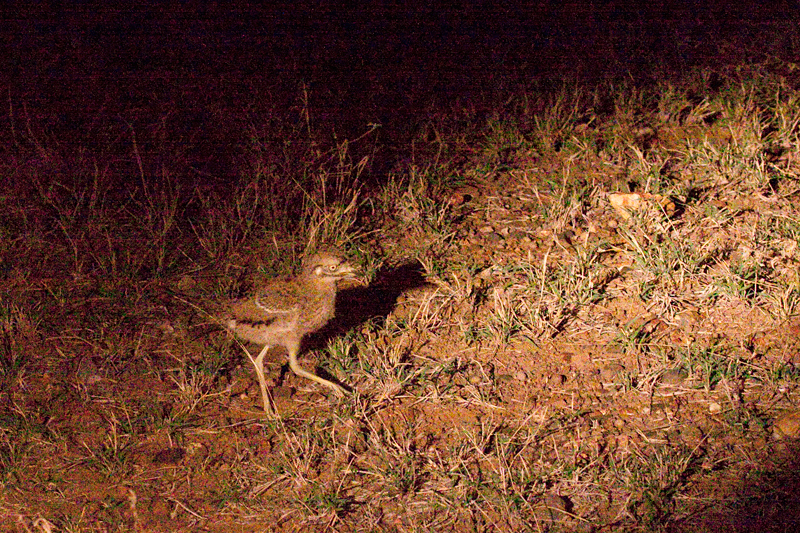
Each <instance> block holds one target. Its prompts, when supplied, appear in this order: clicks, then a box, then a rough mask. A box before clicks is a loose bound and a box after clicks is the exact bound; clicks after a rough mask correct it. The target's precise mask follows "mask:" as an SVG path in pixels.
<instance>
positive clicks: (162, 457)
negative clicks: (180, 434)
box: [153, 447, 186, 465]
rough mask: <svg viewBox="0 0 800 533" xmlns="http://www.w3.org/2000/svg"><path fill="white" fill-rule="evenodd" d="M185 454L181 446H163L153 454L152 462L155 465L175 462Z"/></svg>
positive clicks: (179, 460)
mask: <svg viewBox="0 0 800 533" xmlns="http://www.w3.org/2000/svg"><path fill="white" fill-rule="evenodd" d="M185 455H186V450H184V449H183V448H180V447H175V448H164V449H163V450H161V451H159V452H157V453H156V454H155V455H154V456H153V463H155V464H157V465H165V464H177V463H179V462H181V459H183V457H184V456H185Z"/></svg>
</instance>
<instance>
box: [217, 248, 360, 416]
mask: <svg viewBox="0 0 800 533" xmlns="http://www.w3.org/2000/svg"><path fill="white" fill-rule="evenodd" d="M355 276H356V270H355V269H354V268H353V267H352V266H351V265H350V264H348V263H347V262H346V261H344V260H343V259H342V258H340V257H339V256H338V255H335V254H333V253H330V252H322V253H318V254H316V255H312V256H310V257H308V258H307V259H306V260H305V261H303V267H302V271H301V272H300V274H299V275H298V276H296V277H295V278H293V279H290V280H286V281H277V280H276V281H272V282H270V283H268V284H267V285H265V286H263V287H261V288H260V289H259V290H258V291H256V294H255V295H254V296H252V297H249V298H245V299H242V300H239V301H236V302H234V303H233V305H231V307H230V311H229V313H228V316H227V320H226V321H225V325H226V327H227V328H228V329H229V330H230V331H232V332H233V333H235V334H236V335H237V336H239V337H240V338H242V339H244V340H246V341H249V342H252V343H255V344H262V345H264V348H263V349H262V350H261V353H259V354H258V357H256V358H255V359H253V357H252V356H250V360H251V361H252V363H253V365H254V366H255V368H256V374H257V376H258V384H259V387H260V388H261V395H262V399H263V402H264V410H265V411H267V412H271V408H270V405H269V399H268V395H267V384H266V379H265V378H264V367H263V362H264V356H265V355H266V354H267V352H268V351H269V349H270V348H271V347H273V346H283V347H285V348H286V350H287V351H288V352H289V367H290V368H291V369H292V371H293V372H294V373H295V374H297V375H298V376H302V377H304V378H308V379H311V380H314V381H316V382H317V383H320V384H322V385H325V386H326V387H328V388H330V389H331V390H332V391H333V392H334V393H335V394H336V395H337V396H340V397H341V396H344V394H345V393H346V392H347V391H346V390H345V389H344V388H342V387H341V386H339V385H337V384H336V383H333V382H332V381H329V380H327V379H324V378H321V377H320V376H318V375H316V374H314V373H312V372H308V371H307V370H304V369H303V368H301V367H300V364H299V363H298V362H297V355H298V353H299V352H300V345H301V342H302V340H303V337H304V336H305V335H307V334H309V333H313V332H315V331H317V330H319V329H321V328H322V327H323V326H324V325H325V324H326V323H327V322H328V321H329V320H330V319H331V318H333V315H334V308H335V303H336V291H337V282H338V281H339V280H343V279H352V278H355ZM248 355H249V353H248Z"/></svg>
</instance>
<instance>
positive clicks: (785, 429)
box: [772, 411, 800, 440]
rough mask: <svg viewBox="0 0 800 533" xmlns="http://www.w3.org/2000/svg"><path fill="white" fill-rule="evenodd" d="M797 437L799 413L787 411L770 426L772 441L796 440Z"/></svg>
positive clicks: (799, 424)
mask: <svg viewBox="0 0 800 533" xmlns="http://www.w3.org/2000/svg"><path fill="white" fill-rule="evenodd" d="M798 437H800V411H789V412H786V413H783V414H781V415H780V416H779V417H778V418H776V419H775V422H773V424H772V438H773V439H775V440H782V439H796V438H798Z"/></svg>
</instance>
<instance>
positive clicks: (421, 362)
mask: <svg viewBox="0 0 800 533" xmlns="http://www.w3.org/2000/svg"><path fill="white" fill-rule="evenodd" d="M794 69H796V67H794V66H792V65H785V64H780V63H775V62H772V63H765V64H762V65H757V66H753V67H751V68H749V69H740V70H738V71H731V72H728V71H725V70H724V69H722V70H720V72H718V73H715V77H716V79H717V81H715V83H714V84H713V87H712V86H711V85H710V84H709V83H708V72H698V73H697V74H696V75H695V76H694V78H693V79H691V80H690V81H686V82H685V83H684V84H682V85H676V84H668V83H663V84H659V85H655V86H652V87H648V88H638V87H632V86H626V85H622V86H620V85H616V86H607V87H597V88H594V89H592V90H589V89H586V88H583V87H578V88H570V87H565V88H564V89H562V90H561V91H557V92H555V93H548V94H536V93H533V92H525V91H520V92H519V93H518V94H516V95H515V97H514V98H513V99H511V100H508V101H507V102H506V104H505V107H504V108H503V111H498V112H497V113H495V114H493V115H491V116H490V117H489V118H488V119H487V120H486V122H485V123H482V124H475V123H470V122H469V120H467V119H468V118H469V117H471V116H473V115H472V114H471V111H470V110H468V109H464V110H460V111H458V110H456V111H453V112H452V114H451V115H446V116H441V117H436V118H433V119H431V120H430V122H429V123H428V124H426V125H424V127H423V128H422V130H421V132H420V134H419V137H418V138H417V139H416V140H415V141H414V147H413V148H412V149H411V151H412V157H411V158H410V159H409V160H408V161H407V164H405V166H402V167H397V168H396V169H395V171H393V172H392V173H391V174H390V175H389V176H388V177H387V178H386V180H385V181H383V182H382V183H379V184H375V183H365V181H364V179H363V176H364V173H365V169H366V168H367V167H368V165H369V158H368V157H366V156H364V155H361V154H366V153H369V152H370V146H371V145H370V143H374V142H375V141H374V129H375V128H374V127H372V128H368V129H367V131H365V133H364V135H363V136H362V137H360V138H358V139H355V140H353V141H351V142H346V141H337V142H334V143H331V144H330V145H329V147H327V148H322V145H321V144H320V142H319V141H318V139H317V138H316V136H315V132H314V131H313V128H312V127H311V124H310V121H308V120H306V121H305V122H304V123H303V124H302V125H301V126H299V127H297V128H296V129H286V128H284V129H281V126H280V125H274V124H273V125H270V126H269V128H273V129H269V128H268V127H267V126H264V127H263V128H260V127H253V132H252V135H251V139H252V146H251V151H250V152H249V154H248V158H247V159H248V162H247V166H246V168H244V169H243V170H242V174H241V176H240V177H239V179H237V180H236V181H235V182H234V183H231V184H229V186H227V187H225V188H224V190H223V189H220V188H215V187H210V188H206V189H204V188H202V187H200V188H193V187H187V186H186V185H185V183H184V182H183V181H182V180H181V178H180V177H179V175H178V174H176V173H175V171H174V170H171V169H169V168H167V167H166V166H159V165H157V164H156V161H155V160H151V159H149V157H150V156H149V155H148V152H146V151H145V150H144V148H143V146H142V145H143V144H148V146H150V148H151V149H152V142H153V141H152V140H151V139H148V140H146V142H145V141H143V140H137V139H136V138H135V136H134V135H133V134H132V133H131V134H130V136H131V137H130V138H129V142H126V143H122V141H119V143H118V145H115V146H108V147H106V149H105V150H101V152H100V153H99V154H94V155H91V154H90V152H89V151H87V152H85V153H83V154H77V155H76V154H75V153H70V152H68V151H66V150H61V149H60V147H59V145H58V143H57V142H56V141H54V140H53V139H50V138H46V137H44V136H42V135H40V134H36V133H35V132H34V130H33V127H29V128H28V130H27V131H26V132H25V133H20V134H18V136H17V138H16V140H17V142H16V145H15V146H14V151H15V154H16V157H15V158H13V159H11V160H7V161H6V163H5V165H4V167H3V169H2V171H3V173H4V174H5V175H6V176H7V180H8V183H9V185H10V186H9V188H8V192H6V193H5V195H4V196H2V197H0V203H1V204H2V206H0V208H1V209H2V210H3V211H4V212H5V213H7V216H6V217H4V219H3V221H2V223H0V233H1V234H2V241H0V242H1V243H2V244H1V246H2V249H0V254H1V255H0V258H1V259H2V263H1V264H0V269H1V271H2V279H1V281H0V283H2V286H1V287H0V378H1V379H2V403H1V404H0V483H2V486H3V489H4V490H3V495H2V497H1V498H0V514H2V515H3V517H4V526H3V527H4V528H5V529H4V530H10V531H14V530H18V531H29V532H33V531H37V532H38V531H59V532H60V531H64V532H77V531H164V530H171V531H184V530H186V531H188V530H203V531H251V530H252V529H253V528H254V527H260V528H262V529H265V530H268V531H300V530H305V531H397V532H405V531H409V532H410V531H587V532H588V531H611V530H614V531H617V530H626V531H704V530H706V529H705V528H707V527H709V524H713V527H714V528H715V529H721V530H724V531H753V530H754V529H753V528H752V527H751V526H750V525H748V524H757V525H758V526H759V527H761V528H762V529H765V530H768V531H769V530H775V524H780V525H781V527H784V528H786V529H791V527H792V525H796V518H795V517H796V516H797V514H796V511H797V510H798V491H797V485H798V483H797V481H798V480H797V476H796V469H795V468H794V465H795V462H793V461H794V459H793V456H794V454H795V453H796V446H795V441H794V440H793V438H792V437H794V438H796V437H798V436H800V435H798V434H796V433H795V434H793V435H789V437H790V438H785V439H783V440H776V439H774V438H773V433H772V428H773V425H774V421H775V420H776V418H778V417H780V416H782V415H783V413H784V412H787V411H788V412H792V411H794V410H795V409H796V405H797V402H798V385H799V384H800V370H798V364H800V359H799V358H798V342H797V340H796V339H797V332H798V331H800V321H798V319H797V312H798V303H799V302H800V288H799V287H798V283H799V280H798V274H797V272H798V261H800V252H798V235H799V234H800V210H798V208H797V203H796V199H797V196H798V192H799V191H800V188H798V185H797V184H798V173H799V172H800V155H799V154H800V139H799V138H798V125H800V106H798V101H800V93H799V92H798V90H799V89H800V88H799V87H798V86H797V78H796V74H795V70H794ZM720 80H721V81H720ZM305 116H306V118H307V119H308V115H307V114H306V115H305ZM464 117H466V118H464ZM465 123H469V126H468V127H464V126H463V124H465ZM281 136H282V138H283V139H284V141H285V142H283V143H279V142H277V141H274V139H278V138H281ZM287 139H288V140H287ZM123 144H124V145H125V146H127V147H128V151H127V152H124V151H123V152H122V153H123V155H122V156H116V157H115V158H111V157H110V156H109V155H108V154H110V153H115V154H118V153H120V152H119V149H120V147H121V146H122V145H123ZM354 154H359V155H354ZM120 176H128V178H126V179H129V181H127V182H125V183H126V187H125V188H124V189H123V190H119V189H118V187H117V184H118V183H119V182H120ZM611 193H623V194H630V193H636V194H639V195H640V198H641V199H642V203H641V204H640V205H638V206H635V207H633V208H631V209H629V210H628V211H627V212H620V211H617V210H615V209H613V208H612V206H611V205H610V203H609V200H608V195H609V194H611ZM318 243H328V244H334V245H338V246H340V247H343V248H344V249H345V250H346V251H347V252H348V254H349V255H350V256H351V257H352V259H353V260H354V261H356V262H358V263H360V264H361V266H362V267H363V268H364V270H365V271H366V272H367V273H368V278H369V281H370V283H369V285H368V286H366V287H352V288H348V289H346V290H343V291H342V292H341V297H340V301H339V302H338V305H339V313H338V319H337V320H336V321H335V322H334V323H333V324H331V325H330V326H329V327H328V328H326V330H325V331H323V332H321V334H319V335H317V336H316V337H315V338H313V339H311V342H309V346H308V348H309V350H308V351H307V352H306V354H305V356H304V357H307V358H311V359H315V360H316V361H317V363H318V365H319V366H320V367H321V370H322V371H323V372H327V373H328V374H330V375H332V376H334V377H335V378H336V379H338V380H341V381H342V382H344V383H347V384H349V385H350V386H352V387H353V389H354V391H355V392H354V394H353V395H352V396H351V397H349V398H347V399H345V400H342V401H339V402H336V401H335V400H334V399H333V398H326V397H325V391H323V390H320V389H319V388H317V387H316V386H315V385H313V384H311V383H306V382H302V381H298V380H296V379H295V378H294V377H293V376H291V375H290V374H287V373H286V372H285V369H283V370H281V367H282V363H283V359H282V357H283V356H278V357H276V358H275V359H274V360H273V361H272V362H270V363H269V365H270V368H268V370H267V373H268V375H269V376H270V377H271V379H273V381H274V385H275V389H274V390H273V395H274V396H275V400H276V404H277V408H278V411H279V412H280V414H281V416H280V417H279V418H277V419H271V418H266V417H263V416H259V415H258V414H257V409H258V405H259V398H258V390H257V387H256V386H255V379H254V376H252V375H251V372H250V368H249V367H248V365H247V364H244V362H243V360H242V356H241V351H240V350H239V349H238V347H237V346H236V345H235V344H234V343H233V341H232V340H231V339H230V338H229V337H228V336H227V335H226V334H225V333H224V332H222V331H221V330H220V329H219V328H217V327H216V326H215V325H214V324H213V321H209V319H208V315H207V314H206V313H205V311H207V312H208V313H212V314H213V310H214V309H215V308H216V307H217V306H218V305H221V304H222V303H224V301H225V300H226V299H228V298H230V297H232V296H235V295H238V294H240V293H242V292H244V291H246V290H248V289H249V288H250V287H251V285H252V284H253V283H256V282H257V281H258V280H259V279H262V278H265V277H270V276H273V275H276V274H281V273H286V272H288V271H289V269H290V267H291V266H292V265H293V264H296V262H297V260H298V258H299V257H300V255H301V254H302V253H303V252H304V251H305V250H306V249H308V248H309V247H312V246H314V245H316V244H318ZM185 302H190V303H191V304H192V305H186V303H185ZM198 309H200V310H202V311H204V312H198V311H197V310H198ZM773 498H777V503H775V504H774V505H773V504H770V503H768V502H771V501H773ZM776 506H778V507H776ZM770 528H772V529H770Z"/></svg>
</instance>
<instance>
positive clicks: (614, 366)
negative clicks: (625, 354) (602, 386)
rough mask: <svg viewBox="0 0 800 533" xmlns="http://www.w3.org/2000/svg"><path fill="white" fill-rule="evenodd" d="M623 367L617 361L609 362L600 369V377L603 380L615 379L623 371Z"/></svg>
mask: <svg viewBox="0 0 800 533" xmlns="http://www.w3.org/2000/svg"><path fill="white" fill-rule="evenodd" d="M624 371H625V367H624V366H622V365H621V364H619V363H611V364H610V365H606V366H605V367H603V368H601V369H600V379H601V380H603V382H611V381H614V380H616V379H617V378H618V377H619V376H620V375H621V374H622V373H623V372H624Z"/></svg>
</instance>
